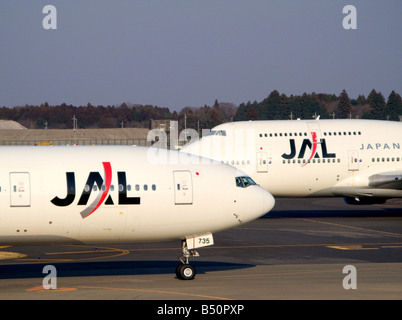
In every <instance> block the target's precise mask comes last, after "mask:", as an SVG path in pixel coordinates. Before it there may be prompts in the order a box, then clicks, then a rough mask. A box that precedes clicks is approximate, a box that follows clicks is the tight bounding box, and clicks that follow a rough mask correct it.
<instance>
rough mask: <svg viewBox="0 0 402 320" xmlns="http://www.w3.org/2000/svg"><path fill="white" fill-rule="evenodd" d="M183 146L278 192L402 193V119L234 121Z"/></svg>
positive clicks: (287, 194) (309, 194) (362, 196)
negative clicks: (240, 171) (233, 168)
mask: <svg viewBox="0 0 402 320" xmlns="http://www.w3.org/2000/svg"><path fill="white" fill-rule="evenodd" d="M182 151H183V152H187V153H191V154H196V155H200V156H203V157H208V158H211V159H214V160H217V161H221V162H223V163H227V164H230V165H232V166H235V167H237V168H239V169H241V170H243V171H244V172H246V173H247V174H248V175H250V176H251V177H252V178H253V179H254V180H255V181H256V182H257V183H258V184H260V185H261V186H262V187H264V188H265V189H266V190H268V191H269V192H270V193H271V194H272V195H273V196H275V197H331V196H342V197H345V198H348V199H350V200H351V201H354V200H353V199H355V200H356V202H357V203H358V202H359V200H360V199H363V200H367V201H368V202H374V203H376V201H379V202H381V201H382V200H384V199H389V198H394V197H402V123H400V122H392V121H375V120H293V121H291V120H289V121H280V120H278V121H247V122H246V121H244V122H231V123H226V124H222V125H219V126H217V127H215V128H213V129H212V131H211V132H210V134H208V135H206V136H204V137H203V138H202V139H200V140H198V141H194V142H190V143H189V144H187V145H186V146H185V147H184V148H183V149H182ZM370 199H371V200H370ZM363 202H364V201H363Z"/></svg>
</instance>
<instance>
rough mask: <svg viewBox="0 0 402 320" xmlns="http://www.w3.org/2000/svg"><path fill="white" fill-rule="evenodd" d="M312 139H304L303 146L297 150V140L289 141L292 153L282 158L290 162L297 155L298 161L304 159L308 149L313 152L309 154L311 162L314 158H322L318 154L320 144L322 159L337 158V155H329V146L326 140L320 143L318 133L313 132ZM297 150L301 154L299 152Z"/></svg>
mask: <svg viewBox="0 0 402 320" xmlns="http://www.w3.org/2000/svg"><path fill="white" fill-rule="evenodd" d="M311 137H312V139H311V140H310V139H303V142H302V144H301V146H300V148H299V149H297V148H296V142H295V139H289V144H290V152H289V153H283V154H282V158H284V159H287V160H290V159H293V158H295V157H296V155H297V158H298V159H303V158H304V156H305V154H306V150H307V148H308V149H310V150H311V153H310V154H309V160H311V159H313V158H320V156H319V154H318V152H317V146H318V144H319V145H321V153H322V158H336V154H335V153H328V150H327V144H326V142H325V139H321V140H320V142H318V141H317V134H316V132H311ZM297 150H298V151H299V152H297ZM307 163H308V162H307ZM307 163H306V164H307ZM306 164H305V165H306Z"/></svg>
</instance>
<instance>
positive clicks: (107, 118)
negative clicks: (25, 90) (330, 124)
mask: <svg viewBox="0 0 402 320" xmlns="http://www.w3.org/2000/svg"><path fill="white" fill-rule="evenodd" d="M317 116H320V118H321V119H331V118H336V119H342V118H362V119H379V120H392V121H400V116H402V99H401V96H400V95H399V94H398V93H396V92H395V91H392V92H391V94H390V95H389V96H388V99H387V101H385V98H384V96H383V95H382V93H381V92H377V91H376V90H374V89H373V90H372V91H371V92H370V94H369V95H368V97H367V98H365V97H364V96H363V95H359V96H358V97H357V99H350V98H349V96H348V94H347V92H346V90H343V91H342V92H341V93H340V94H339V96H336V95H334V94H323V93H320V94H316V93H314V92H313V93H311V94H307V93H304V94H302V95H290V96H286V95H285V94H280V93H279V92H278V91H277V90H273V91H272V92H271V93H270V94H269V95H268V96H267V97H266V98H265V99H263V100H262V101H261V102H257V101H254V102H250V101H248V102H247V103H241V104H240V105H239V106H236V105H234V104H233V103H224V102H218V100H215V102H214V104H213V105H212V106H208V105H204V106H203V107H185V108H183V109H182V110H181V111H179V112H176V111H173V112H171V111H170V110H169V108H166V107H158V106H152V105H138V104H130V103H122V104H121V105H118V106H110V105H108V106H103V105H98V106H93V105H92V104H90V103H88V104H87V105H86V106H73V105H67V104H65V103H63V104H61V105H54V106H50V105H49V104H48V103H43V104H41V105H39V106H35V105H25V106H17V107H13V108H8V107H2V108H0V119H2V120H14V121H17V122H19V123H20V124H22V125H23V126H25V127H27V128H29V129H43V128H49V129H69V128H72V127H73V121H74V120H73V119H77V122H76V123H77V125H78V128H83V129H85V128H86V129H89V128H119V127H123V128H124V127H137V128H150V126H151V120H175V121H178V122H179V128H180V129H183V128H184V126H186V127H187V128H193V129H196V130H197V129H199V130H201V129H204V128H209V129H210V128H212V127H214V126H216V125H218V124H220V123H224V122H230V121H242V120H286V119H297V118H300V119H312V118H316V117H317Z"/></svg>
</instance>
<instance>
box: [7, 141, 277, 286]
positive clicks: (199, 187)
mask: <svg viewBox="0 0 402 320" xmlns="http://www.w3.org/2000/svg"><path fill="white" fill-rule="evenodd" d="M273 206H274V199H273V197H272V196H271V195H270V194H269V193H268V192H267V191H266V190H264V189H263V188H261V187H260V186H258V185H256V184H255V183H254V181H253V180H252V179H251V178H250V177H248V176H246V175H245V174H244V173H242V172H241V171H239V170H237V169H235V168H233V167H231V166H228V165H224V164H220V163H218V162H212V161H210V160H206V159H202V158H200V157H197V156H191V155H185V154H182V153H179V152H177V151H169V150H162V149H156V148H143V147H130V146H125V147H123V146H114V147H111V146H99V147H72V146H71V147H53V146H50V147H0V244H2V245H5V244H11V245H19V244H21V245H27V244H29V245H30V244H49V243H50V244H71V243H112V242H120V243H122V242H151V241H170V240H181V241H182V250H183V256H182V257H181V258H180V260H181V262H182V263H180V264H179V266H178V267H177V269H176V273H177V276H178V278H180V279H192V278H193V277H194V275H195V269H194V267H193V266H191V265H190V264H189V263H188V259H189V258H190V257H192V256H194V255H195V254H196V253H195V251H194V249H196V248H199V247H203V246H207V245H212V244H213V236H212V234H213V233H215V232H219V231H222V230H225V229H229V228H233V227H237V226H239V225H241V224H243V223H247V222H249V221H251V220H254V219H257V218H258V217H260V216H262V215H264V214H265V213H267V212H268V211H270V210H271V209H272V207H273Z"/></svg>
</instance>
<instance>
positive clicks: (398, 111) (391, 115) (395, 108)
mask: <svg viewBox="0 0 402 320" xmlns="http://www.w3.org/2000/svg"><path fill="white" fill-rule="evenodd" d="M385 114H386V116H387V117H388V119H389V120H394V121H400V118H399V117H400V116H402V99H401V96H400V95H399V94H397V93H395V91H394V90H392V92H391V93H390V95H389V97H388V102H387V105H386V107H385Z"/></svg>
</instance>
